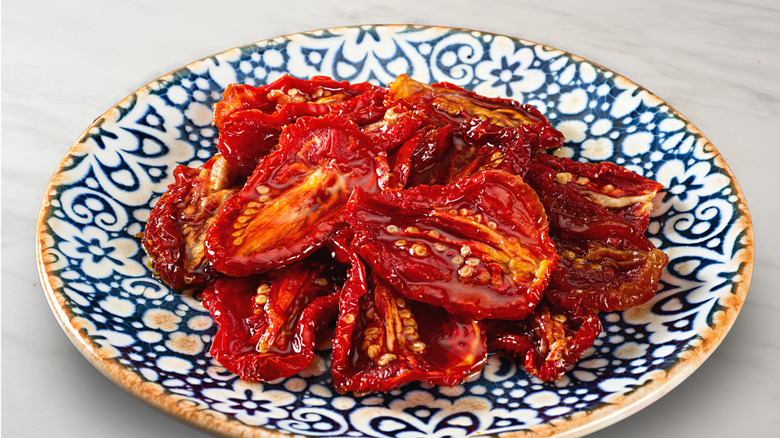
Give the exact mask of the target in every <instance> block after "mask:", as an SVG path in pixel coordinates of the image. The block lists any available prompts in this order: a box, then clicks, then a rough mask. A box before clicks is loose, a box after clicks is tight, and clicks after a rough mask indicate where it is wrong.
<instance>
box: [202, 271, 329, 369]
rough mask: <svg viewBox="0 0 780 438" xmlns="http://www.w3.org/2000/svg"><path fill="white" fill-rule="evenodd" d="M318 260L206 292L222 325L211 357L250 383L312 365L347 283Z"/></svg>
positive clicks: (221, 282)
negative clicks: (318, 337)
mask: <svg viewBox="0 0 780 438" xmlns="http://www.w3.org/2000/svg"><path fill="white" fill-rule="evenodd" d="M340 277H341V275H340V274H339V273H338V272H335V271H333V270H332V268H331V267H330V266H329V265H328V264H326V263H323V262H321V261H318V260H306V263H303V262H299V263H296V264H292V265H289V266H285V267H283V268H281V269H279V270H276V271H273V272H269V273H267V274H264V275H259V276H251V277H242V278H232V277H220V278H218V279H217V280H216V281H215V282H214V283H213V284H211V285H210V286H209V287H208V288H207V289H206V290H205V291H204V293H203V305H204V306H205V307H206V308H207V309H208V310H209V312H210V313H211V316H212V317H213V318H214V321H215V322H216V324H217V325H218V326H219V330H218V331H217V334H216V336H215V337H214V341H213V343H212V345H211V352H210V353H211V356H212V357H214V359H216V360H217V361H218V362H219V363H220V364H221V365H222V366H224V367H225V368H227V369H228V370H229V371H230V372H232V373H235V374H238V375H239V376H240V377H241V378H242V379H244V380H248V381H266V382H267V381H271V380H274V379H278V378H280V377H290V376H293V375H295V374H297V373H299V372H301V371H303V370H304V369H306V367H308V366H309V364H310V363H311V361H312V359H313V357H314V347H315V342H316V341H317V334H318V333H319V334H323V333H327V332H328V330H327V325H328V322H329V321H330V320H331V319H332V318H333V317H335V314H336V311H337V308H338V290H339V287H340V284H339V283H340V282H342V281H343V278H340Z"/></svg>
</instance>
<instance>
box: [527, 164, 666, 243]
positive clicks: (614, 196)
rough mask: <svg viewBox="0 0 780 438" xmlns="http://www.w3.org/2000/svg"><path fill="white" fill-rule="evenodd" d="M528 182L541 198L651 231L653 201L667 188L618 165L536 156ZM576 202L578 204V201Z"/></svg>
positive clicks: (589, 214)
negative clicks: (660, 191) (617, 219)
mask: <svg viewBox="0 0 780 438" xmlns="http://www.w3.org/2000/svg"><path fill="white" fill-rule="evenodd" d="M527 179H528V182H529V184H531V186H532V187H534V189H535V190H536V191H537V192H539V195H540V197H542V198H544V197H546V196H547V197H561V198H563V199H564V201H563V204H565V205H567V206H568V207H569V208H572V209H573V208H577V209H579V210H580V211H578V213H580V212H584V211H587V214H588V216H592V217H594V218H596V219H595V220H598V218H612V217H616V218H619V219H621V220H623V221H624V222H626V223H628V224H630V225H632V226H634V227H635V228H636V229H637V230H639V232H640V233H644V232H645V231H646V230H647V225H648V223H649V221H650V211H651V210H652V209H653V198H654V197H655V196H656V194H657V193H658V191H659V190H661V189H662V188H663V186H662V185H661V184H659V183H657V182H655V181H653V180H650V179H648V178H645V177H643V176H641V175H638V174H636V173H634V172H631V171H629V170H628V169H626V168H624V167H620V166H618V165H616V164H614V163H610V162H601V163H596V164H591V163H580V162H577V161H574V160H570V159H568V158H560V157H556V156H553V155H546V154H535V155H534V159H533V164H532V169H531V171H530V174H529V175H528V178H527ZM575 199H576V200H575Z"/></svg>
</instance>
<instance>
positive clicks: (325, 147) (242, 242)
mask: <svg viewBox="0 0 780 438" xmlns="http://www.w3.org/2000/svg"><path fill="white" fill-rule="evenodd" d="M371 145H372V143H371V140H370V139H369V138H368V137H367V136H366V135H365V134H363V133H362V132H360V130H359V129H358V127H357V125H355V124H354V123H353V122H351V121H349V120H346V119H343V118H340V117H336V116H325V117H320V118H311V117H307V118H302V119H299V120H298V121H297V122H296V123H295V124H292V125H289V126H288V127H286V128H285V129H284V132H283V133H282V136H281V138H280V142H279V148H278V149H277V150H276V151H274V152H273V153H272V154H271V155H268V156H267V157H266V158H264V159H263V160H262V161H261V162H260V164H258V166H257V168H256V169H255V172H254V173H253V174H252V176H251V177H250V178H249V179H248V180H247V183H246V185H245V186H244V188H243V189H241V191H240V192H239V193H238V194H236V196H235V197H234V198H232V199H231V200H230V201H229V202H227V203H226V204H225V206H224V207H223V208H222V210H220V212H219V214H218V216H217V218H216V220H215V221H214V223H213V224H212V226H211V227H209V230H208V233H207V236H206V249H207V252H208V257H209V260H211V262H212V264H213V265H214V267H215V268H216V269H217V270H218V271H220V272H222V273H225V274H227V275H231V276H246V275H251V274H255V273H261V272H264V271H268V270H271V269H274V268H276V267H278V266H280V265H284V264H288V263H292V262H294V261H297V260H301V259H303V258H304V257H306V256H307V255H308V254H310V253H312V252H314V251H315V250H316V249H317V248H319V247H321V246H322V244H323V243H324V241H325V240H326V239H327V238H328V237H329V236H330V235H331V234H332V233H333V232H334V230H335V229H336V227H337V226H338V225H339V224H340V223H342V222H343V217H342V213H343V210H344V206H345V205H346V202H347V199H348V198H349V195H350V193H351V192H352V189H353V188H354V187H357V186H360V187H363V188H364V189H365V190H367V191H369V192H376V191H379V189H380V186H383V185H384V184H386V178H387V172H388V171H387V161H386V158H385V157H384V156H383V155H381V154H379V155H377V154H374V153H373V152H372V151H371Z"/></svg>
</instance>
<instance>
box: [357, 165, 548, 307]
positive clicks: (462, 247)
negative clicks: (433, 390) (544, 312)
mask: <svg viewBox="0 0 780 438" xmlns="http://www.w3.org/2000/svg"><path fill="white" fill-rule="evenodd" d="M347 222H348V223H349V226H350V227H351V229H352V230H353V231H354V233H355V239H354V240H353V241H352V247H353V248H355V249H356V251H357V252H358V253H359V254H360V256H361V257H362V258H363V259H364V260H365V261H366V262H367V264H368V265H369V266H370V267H371V268H372V269H373V270H375V271H376V272H377V274H378V275H379V276H380V277H382V278H383V279H384V280H386V281H387V282H388V283H389V284H390V285H391V286H392V287H393V288H394V289H396V290H398V291H399V292H401V293H402V294H403V295H404V296H406V298H408V299H411V300H415V301H421V302H424V303H428V304H430V305H433V306H440V307H443V308H444V309H446V310H447V311H449V312H450V313H453V314H456V315H463V316H468V317H471V318H474V319H483V318H503V319H512V320H517V319H522V318H524V317H525V316H526V315H527V314H528V313H529V312H530V311H531V310H533V307H534V306H535V305H536V304H537V303H538V302H539V300H540V299H541V296H542V292H543V291H544V289H545V287H546V286H547V282H548V281H549V275H550V273H551V271H552V269H553V267H554V266H555V263H556V261H557V256H556V254H555V248H554V245H553V243H552V241H551V240H550V239H549V237H548V235H547V221H546V217H545V214H544V210H543V208H542V205H541V204H540V203H539V201H538V199H537V197H536V195H535V194H534V193H533V191H532V190H531V189H530V187H528V186H527V185H526V184H525V183H523V181H522V178H520V177H517V176H513V175H510V174H508V173H506V172H502V171H484V172H481V173H478V174H476V175H474V176H472V177H469V178H464V179H462V180H460V181H458V182H456V183H453V184H450V185H447V186H419V187H414V188H411V189H407V190H386V191H383V192H381V193H378V194H375V195H369V194H367V193H364V192H363V191H361V190H360V189H356V191H355V192H354V194H353V196H352V198H351V199H350V202H349V206H348V212H347Z"/></svg>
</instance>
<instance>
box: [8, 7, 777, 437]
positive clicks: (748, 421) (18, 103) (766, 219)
mask: <svg viewBox="0 0 780 438" xmlns="http://www.w3.org/2000/svg"><path fill="white" fill-rule="evenodd" d="M191 3H194V2H190V1H169V2H164V1H161V0H151V1H150V0H143V1H134V2H118V1H112V2H106V1H83V0H80V1H70V2H57V1H39V2H30V1H25V0H6V1H4V2H3V8H2V434H3V436H6V437H37V436H41V437H45V436H60V437H75V436H79V437H98V436H100V437H102V436H114V437H131V436H132V437H138V436H165V437H168V438H173V437H185V436H187V437H191V436H205V435H204V434H202V433H201V432H199V431H197V430H195V429H193V428H191V427H190V426H187V425H185V424H182V423H179V422H178V421H176V420H174V419H171V418H168V417H167V416H165V415H164V414H161V413H159V412H157V411H155V410H154V409H152V408H150V407H148V406H146V405H144V404H143V403H142V402H140V401H138V400H137V399H135V398H133V397H132V396H130V395H128V394H126V393H125V392H124V391H123V390H122V389H120V388H119V387H117V386H115V385H114V384H113V383H111V382H110V381H108V380H107V379H106V378H104V377H103V376H102V375H101V374H100V373H99V372H98V371H96V370H95V369H94V368H93V367H92V365H90V364H89V362H87V360H86V359H84V358H83V357H82V356H81V355H80V354H79V353H78V352H77V350H76V349H75V348H74V347H73V346H72V345H71V344H70V342H69V341H68V340H67V338H66V337H65V335H64V334H63V332H62V331H61V330H60V328H59V326H58V324H57V322H56V321H55V319H54V317H53V315H52V314H51V311H50V310H49V308H48V306H47V304H46V300H45V299H44V296H43V293H42V291H41V288H40V282H39V280H38V275H37V270H36V266H35V256H34V226H35V218H36V217H37V212H38V207H39V203H40V200H41V198H42V196H43V192H44V189H45V187H46V184H47V181H48V179H49V177H50V176H51V173H52V172H53V171H54V169H55V168H56V166H57V163H58V162H59V161H60V159H61V158H62V157H63V155H64V154H65V152H66V151H67V149H68V147H69V145H70V144H71V143H72V142H73V141H74V140H75V139H76V138H77V137H78V136H79V135H80V134H81V132H82V131H83V130H84V129H85V128H86V127H87V126H88V125H89V124H90V123H91V122H92V120H93V119H94V118H95V117H97V116H98V115H100V114H102V113H103V112H104V111H105V110H106V109H108V108H109V107H111V106H112V105H113V104H114V103H116V102H117V101H119V100H120V99H122V98H123V97H124V96H126V95H127V94H129V93H131V92H132V91H134V90H135V89H137V88H139V87H140V86H142V85H144V84H146V83H147V82H149V81H151V80H153V79H155V78H156V77H158V76H160V75H162V74H164V73H167V72H168V71H171V70H174V69H176V68H177V67H180V66H182V65H184V64H186V63H188V62H190V61H192V60H195V59H199V58H202V57H204V56H208V55H211V54H213V53H216V52H220V51H222V50H225V49H228V48H231V47H234V46H238V45H243V44H246V43H250V42H253V41H256V40H261V39H265V38H269V37H273V36H277V35H283V34H288V33H294V32H298V31H303V30H310V29H316V28H323V27H333V26H340V25H354V24H378V23H416V24H435V25H444V26H455V27H465V28H473V29H479V30H485V31H490V32H496V33H502V34H507V35H510V36H514V37H520V38H524V39H528V40H532V41H536V42H540V43H545V44H548V45H551V46H553V47H556V48H559V49H563V50H567V51H570V52H572V53H575V54H578V55H580V56H583V57H585V58H587V59H589V60H591V61H594V62H597V63H600V64H602V65H604V66H607V67H608V68H611V69H613V70H615V71H617V72H619V73H622V74H623V75H625V76H627V77H629V78H630V79H632V80H633V81H635V82H637V83H639V84H641V85H643V86H645V87H647V88H648V89H649V90H651V91H652V92H654V93H655V94H657V95H658V96H660V97H661V98H663V99H665V100H666V101H667V102H669V103H670V104H671V105H672V106H674V107H675V108H676V109H677V110H679V111H680V112H681V113H683V114H684V115H685V116H687V117H688V118H689V119H690V120H691V121H693V123H694V124H696V126H697V127H698V128H699V129H701V130H702V131H703V132H704V133H705V135H707V136H708V137H709V139H710V140H711V141H712V142H713V143H714V144H715V146H716V147H717V148H718V149H719V150H720V152H721V153H722V154H723V155H724V156H725V158H726V160H727V161H728V162H729V163H730V165H731V168H732V170H733V171H734V173H735V174H736V175H737V177H738V180H739V182H740V184H741V185H742V188H743V190H744V192H745V194H746V196H747V199H748V202H749V207H750V210H751V213H752V216H753V221H754V226H755V235H756V242H757V245H756V263H755V272H754V276H753V282H752V285H751V288H750V292H749V293H748V297H747V301H746V303H745V305H744V307H743V310H742V313H741V315H740V316H739V318H738V319H737V321H736V324H735V325H734V327H733V329H732V330H731V332H730V334H729V335H728V336H727V337H726V339H725V340H724V341H723V343H722V344H721V346H720V347H719V348H718V349H717V351H716V352H715V353H714V354H713V355H712V357H711V358H710V359H709V360H707V361H706V362H705V363H704V364H703V365H702V366H701V368H700V369H699V370H698V371H696V372H695V373H694V374H693V375H692V376H691V377H689V378H688V379H687V380H686V381H685V382H683V383H682V384H681V385H680V386H679V387H677V388H676V389H674V390H673V391H672V392H671V393H670V394H668V395H666V396H665V397H663V398H662V399H660V400H659V401H657V402H655V403H654V404H652V405H651V406H649V407H647V408H646V409H644V410H642V411H640V412H639V413H637V414H635V415H633V416H631V417H629V418H627V419H625V420H623V421H621V422H619V423H618V424H615V425H613V426H610V427H608V428H606V429H604V430H601V431H599V432H597V433H595V434H594V435H593V436H597V437H623V436H634V437H655V436H672V437H675V436H692V437H698V436H707V437H733V436H739V435H747V436H777V430H778V429H779V428H780V420H778V415H777V414H778V412H780V365H779V364H780V335H778V334H780V304H778V302H779V300H778V299H777V295H776V290H777V284H776V283H775V281H776V280H772V279H773V278H775V279H776V278H778V277H780V258H778V257H777V256H776V254H775V253H774V250H772V248H777V247H778V246H780V239H778V233H777V231H776V230H777V221H778V219H780V211H779V210H780V208H778V205H780V203H778V202H777V194H776V193H775V192H776V186H777V184H776V183H772V182H771V181H770V180H771V179H773V178H774V176H775V175H776V174H777V173H778V170H777V169H778V165H779V164H780V141H778V135H777V129H778V122H777V117H778V116H780V86H779V85H778V78H780V56H779V55H780V52H779V51H778V47H780V26H778V23H780V3H778V2H777V1H775V0H744V1H705V0H697V1H686V2H679V1H676V0H663V1H644V2H627V1H620V0H614V1H592V2H581V1H576V0H567V1H549V2H544V3H545V4H544V5H542V3H543V2H530V1H517V0H494V1H492V2H485V3H483V2H479V3H482V4H481V5H480V4H478V2H472V1H456V0H446V1H428V2H423V1H419V0H396V1H392V2H387V1H384V2H376V1H368V0H364V1H361V2H336V1H305V2H289V1H285V2H273V3H270V2H261V1H257V0H253V1H224V2H212V3H211V5H210V6H200V5H199V6H196V5H194V4H191ZM294 3H295V6H292V5H293V4H294ZM204 4H205V2H204ZM486 5H489V6H486Z"/></svg>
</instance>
